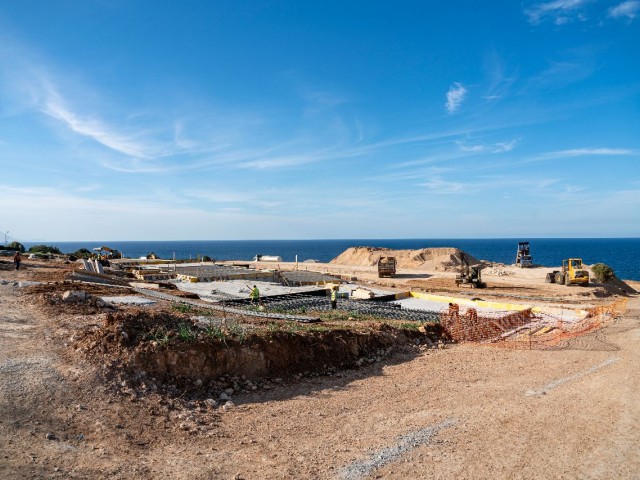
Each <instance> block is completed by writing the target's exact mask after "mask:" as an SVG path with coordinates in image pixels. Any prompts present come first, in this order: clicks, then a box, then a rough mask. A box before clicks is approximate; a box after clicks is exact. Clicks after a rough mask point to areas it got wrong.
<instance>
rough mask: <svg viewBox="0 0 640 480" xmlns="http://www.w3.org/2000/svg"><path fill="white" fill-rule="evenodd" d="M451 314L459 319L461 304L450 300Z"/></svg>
mask: <svg viewBox="0 0 640 480" xmlns="http://www.w3.org/2000/svg"><path fill="white" fill-rule="evenodd" d="M449 316H450V317H451V318H455V319H458V318H459V316H460V305H458V304H457V303H451V302H449Z"/></svg>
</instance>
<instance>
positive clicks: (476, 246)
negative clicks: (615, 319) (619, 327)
mask: <svg viewBox="0 0 640 480" xmlns="http://www.w3.org/2000/svg"><path fill="white" fill-rule="evenodd" d="M519 241H528V242H530V248H531V254H532V256H533V261H534V263H535V264H538V265H544V266H548V267H554V266H558V265H561V264H562V260H563V259H566V258H582V260H583V261H584V262H585V263H587V264H589V265H591V264H593V263H599V262H600V263H605V264H607V265H609V266H610V267H611V268H613V270H614V271H615V272H616V275H617V276H618V277H619V278H622V279H625V280H638V281H640V255H639V253H640V238H534V239H526V238H525V239H511V238H501V239H478V240H473V239H394V240H372V239H352V240H211V241H189V240H184V241H162V242H159V241H135V242H132V241H119V242H103V243H101V242H88V241H85V242H51V243H47V242H38V244H40V245H42V244H44V245H53V246H56V247H58V248H59V249H60V250H62V251H63V252H65V253H71V252H75V251H76V250H78V249H80V248H87V249H89V250H91V249H92V248H94V247H99V246H102V245H106V246H108V247H110V248H113V249H116V250H119V251H120V252H122V253H123V254H124V255H125V256H126V257H131V258H138V257H141V256H145V255H147V254H148V253H149V252H155V253H156V255H158V256H160V257H161V258H173V257H174V256H175V258H177V259H190V258H191V259H196V258H197V257H198V256H202V255H207V256H209V257H211V258H214V259H216V260H251V259H253V257H254V256H255V255H257V254H261V255H277V256H280V257H282V259H283V261H285V262H287V261H289V262H292V261H295V259H296V255H297V256H298V261H300V262H302V261H304V260H307V259H315V260H319V261H320V262H328V261H329V260H331V259H332V258H335V257H337V256H338V255H339V254H340V253H342V252H343V251H344V250H346V249H347V248H349V247H355V246H369V247H386V248H392V249H411V250H415V249H419V248H428V247H457V248H459V249H461V250H464V251H465V252H467V253H469V254H471V255H473V256H474V257H476V258H478V259H481V260H489V261H492V262H501V263H506V264H511V263H514V261H515V257H516V250H517V246H518V242H519ZM24 245H25V247H26V248H27V249H28V248H29V247H30V246H33V245H35V243H27V242H25V244H24Z"/></svg>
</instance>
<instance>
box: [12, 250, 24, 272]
mask: <svg viewBox="0 0 640 480" xmlns="http://www.w3.org/2000/svg"><path fill="white" fill-rule="evenodd" d="M20 262H22V255H20V251H17V252H16V254H15V255H14V256H13V263H15V264H16V270H20Z"/></svg>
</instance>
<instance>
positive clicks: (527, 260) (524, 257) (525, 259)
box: [516, 242, 533, 268]
mask: <svg viewBox="0 0 640 480" xmlns="http://www.w3.org/2000/svg"><path fill="white" fill-rule="evenodd" d="M532 265H533V257H532V256H531V253H530V252H529V242H518V252H517V253H516V267H520V268H523V267H531V266H532Z"/></svg>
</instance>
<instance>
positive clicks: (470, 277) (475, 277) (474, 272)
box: [456, 253, 487, 288]
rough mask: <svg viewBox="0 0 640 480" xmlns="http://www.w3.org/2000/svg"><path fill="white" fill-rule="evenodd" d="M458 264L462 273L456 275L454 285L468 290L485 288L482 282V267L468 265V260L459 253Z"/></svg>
mask: <svg viewBox="0 0 640 480" xmlns="http://www.w3.org/2000/svg"><path fill="white" fill-rule="evenodd" d="M460 264H461V267H462V271H461V272H460V273H459V274H458V275H456V285H458V286H465V287H470V288H485V287H486V286H487V284H486V283H484V282H483V281H482V269H483V268H484V266H483V265H469V259H468V258H467V256H466V255H465V254H464V253H460Z"/></svg>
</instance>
